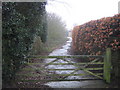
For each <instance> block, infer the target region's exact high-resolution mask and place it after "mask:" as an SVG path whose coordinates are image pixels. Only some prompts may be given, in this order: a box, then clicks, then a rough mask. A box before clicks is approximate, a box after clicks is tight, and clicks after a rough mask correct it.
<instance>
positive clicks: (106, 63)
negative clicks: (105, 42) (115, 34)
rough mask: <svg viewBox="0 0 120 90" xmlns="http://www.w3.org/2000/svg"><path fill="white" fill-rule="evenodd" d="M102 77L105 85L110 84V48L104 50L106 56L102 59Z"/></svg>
mask: <svg viewBox="0 0 120 90" xmlns="http://www.w3.org/2000/svg"><path fill="white" fill-rule="evenodd" d="M103 73H104V74H103V75H104V76H103V77H104V80H105V81H106V82H107V83H110V78H111V75H110V74H111V49H110V48H107V49H106V54H105V57H104V71H103Z"/></svg>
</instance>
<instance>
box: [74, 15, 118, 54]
mask: <svg viewBox="0 0 120 90" xmlns="http://www.w3.org/2000/svg"><path fill="white" fill-rule="evenodd" d="M72 39H73V42H72V49H73V51H74V52H75V53H76V54H80V55H83V54H84V55H102V54H103V53H104V52H105V50H106V48H108V47H109V48H111V49H112V50H113V51H116V50H118V49H120V14H117V15H114V16H113V17H106V18H102V19H99V20H93V21H90V22H87V23H85V24H83V25H79V26H76V27H74V28H73V30H72Z"/></svg>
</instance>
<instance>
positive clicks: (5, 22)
mask: <svg viewBox="0 0 120 90" xmlns="http://www.w3.org/2000/svg"><path fill="white" fill-rule="evenodd" d="M45 4H46V3H42V2H29V3H28V2H3V3H2V71H3V72H2V80H3V85H4V84H6V83H8V82H10V81H12V80H14V78H15V74H16V72H17V71H18V70H19V68H20V66H21V65H23V64H24V63H25V62H27V59H26V57H27V56H29V52H30V50H31V46H32V43H33V42H34V41H33V40H34V37H35V36H40V37H41V39H42V42H45V41H46V35H47V28H46V27H47V26H46V25H47V22H46V11H45Z"/></svg>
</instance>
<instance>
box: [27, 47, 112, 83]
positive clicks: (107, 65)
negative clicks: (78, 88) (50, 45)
mask: <svg viewBox="0 0 120 90" xmlns="http://www.w3.org/2000/svg"><path fill="white" fill-rule="evenodd" d="M33 58H37V59H38V58H40V59H48V58H55V60H53V61H51V62H49V63H31V62H30V59H33ZM65 58H96V59H94V60H92V61H91V62H84V63H83V62H82V63H72V62H71V61H69V60H66V59H65ZM99 58H102V59H103V61H99ZM59 59H62V60H63V61H66V62H67V63H54V62H55V61H57V60H59ZM28 64H29V65H31V64H42V65H44V66H48V65H75V66H79V67H78V68H77V69H47V70H52V71H54V70H75V71H73V72H72V73H70V74H60V75H62V76H64V78H62V79H55V80H49V81H73V80H71V79H70V80H66V79H65V78H66V77H68V76H82V75H85V74H74V73H75V72H77V71H78V70H83V71H85V72H87V73H88V74H89V75H93V76H95V77H97V79H96V80H98V79H103V80H105V81H106V82H107V83H110V73H111V49H110V48H107V49H106V53H105V55H69V56H38V55H37V56H31V57H29V58H28ZM94 64H95V65H103V67H97V68H86V66H88V65H94ZM80 65H82V67H80ZM37 70H42V68H38V69H37ZM90 70H103V73H99V72H98V73H93V72H91V71H90ZM45 75H49V74H45ZM86 75H87V74H86ZM101 75H103V77H102V76H101ZM27 76H29V75H27ZM49 76H52V75H49ZM53 76H56V75H55V74H54V75H53ZM80 80H82V79H79V80H77V79H74V81H80ZM87 80H88V79H87ZM89 80H94V79H89ZM30 81H31V80H30ZM38 81H40V80H38ZM43 81H44V80H43Z"/></svg>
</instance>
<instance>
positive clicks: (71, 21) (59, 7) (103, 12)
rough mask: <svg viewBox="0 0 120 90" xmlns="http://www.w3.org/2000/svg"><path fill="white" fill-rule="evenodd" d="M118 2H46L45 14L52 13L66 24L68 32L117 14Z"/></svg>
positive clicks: (78, 0) (93, 0) (95, 0)
mask: <svg viewBox="0 0 120 90" xmlns="http://www.w3.org/2000/svg"><path fill="white" fill-rule="evenodd" d="M119 1H120V0H55V1H52V0H48V4H47V6H46V10H47V12H54V13H56V14H58V15H59V16H61V17H62V19H63V20H64V21H65V22H66V25H67V28H68V30H70V29H72V28H73V26H74V25H81V24H84V23H85V22H88V21H90V20H96V19H100V18H103V17H109V16H113V15H115V14H117V13H118V2H119Z"/></svg>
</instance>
